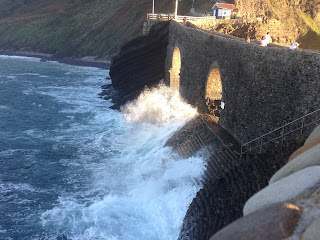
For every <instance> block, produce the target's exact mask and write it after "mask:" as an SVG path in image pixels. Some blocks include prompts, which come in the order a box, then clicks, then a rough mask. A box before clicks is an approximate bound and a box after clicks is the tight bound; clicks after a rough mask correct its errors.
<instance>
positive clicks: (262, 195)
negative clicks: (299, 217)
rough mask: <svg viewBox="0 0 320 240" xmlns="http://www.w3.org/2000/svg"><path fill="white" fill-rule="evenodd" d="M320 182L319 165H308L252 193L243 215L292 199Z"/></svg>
mask: <svg viewBox="0 0 320 240" xmlns="http://www.w3.org/2000/svg"><path fill="white" fill-rule="evenodd" d="M319 183H320V166H316V167H308V168H305V169H303V170H300V171H298V172H296V173H293V174H291V175H289V176H287V177H285V178H282V179H280V180H279V181H277V182H275V183H273V184H270V185H269V186H267V187H265V188H264V189H262V190H261V191H259V192H258V193H256V194H255V195H253V196H252V197H251V198H250V199H249V200H248V201H247V202H246V204H245V206H244V208H243V215H248V214H250V213H253V212H254V211H256V210H258V209H261V208H263V207H266V206H268V205H271V204H274V203H279V202H285V201H290V200H293V199H294V198H296V197H298V196H299V195H301V194H303V193H305V192H306V191H308V190H310V189H312V188H313V187H315V186H317V185H318V184H319Z"/></svg>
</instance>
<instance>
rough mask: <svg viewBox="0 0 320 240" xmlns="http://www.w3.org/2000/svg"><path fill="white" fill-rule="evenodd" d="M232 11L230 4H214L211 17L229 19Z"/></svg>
mask: <svg viewBox="0 0 320 240" xmlns="http://www.w3.org/2000/svg"><path fill="white" fill-rule="evenodd" d="M233 9H234V4H231V3H218V2H216V3H215V4H214V5H213V7H212V10H213V14H212V15H213V16H215V17H216V18H230V17H231V12H232V10H233Z"/></svg>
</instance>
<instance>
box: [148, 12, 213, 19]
mask: <svg viewBox="0 0 320 240" xmlns="http://www.w3.org/2000/svg"><path fill="white" fill-rule="evenodd" d="M147 19H150V20H162V21H168V20H173V19H174V20H176V21H184V20H186V21H192V20H203V19H216V17H215V16H203V17H193V16H180V15H178V16H177V19H175V16H174V14H173V13H147Z"/></svg>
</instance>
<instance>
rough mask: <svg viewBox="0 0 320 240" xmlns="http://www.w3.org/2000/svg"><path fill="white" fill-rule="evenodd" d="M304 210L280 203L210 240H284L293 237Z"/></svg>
mask: <svg viewBox="0 0 320 240" xmlns="http://www.w3.org/2000/svg"><path fill="white" fill-rule="evenodd" d="M301 212H302V209H301V208H299V207H298V206H296V205H293V204H290V203H278V204H274V205H271V206H269V207H266V208H263V209H260V210H258V211H256V212H254V213H252V214H249V215H247V216H245V217H242V218H240V219H238V220H237V221H235V222H233V223H231V224H230V225H228V226H227V227H225V228H223V229H222V230H220V231H219V232H217V233H216V234H215V235H213V236H212V237H211V238H210V240H247V239H251V240H254V239H256V240H261V239H266V240H267V239H284V238H286V237H289V236H291V234H292V233H293V231H294V229H295V227H296V225H297V222H298V221H299V219H300V217H301Z"/></svg>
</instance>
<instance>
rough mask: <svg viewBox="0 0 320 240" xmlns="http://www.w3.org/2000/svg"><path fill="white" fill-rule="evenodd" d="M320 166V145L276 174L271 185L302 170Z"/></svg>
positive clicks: (298, 157)
mask: <svg viewBox="0 0 320 240" xmlns="http://www.w3.org/2000/svg"><path fill="white" fill-rule="evenodd" d="M317 165H320V144H317V145H316V146H314V147H312V148H310V149H309V150H307V151H305V152H303V153H301V154H300V155H298V156H297V157H296V158H294V159H293V160H291V161H290V162H288V163H287V164H286V165H284V166H283V167H282V168H281V169H280V170H279V171H278V172H276V173H275V174H274V175H273V176H272V178H271V179H270V181H269V183H270V184H272V183H274V182H276V181H278V180H279V179H281V178H284V177H286V176H288V175H290V174H292V173H294V172H297V171H299V170H301V169H304V168H307V167H310V166H317Z"/></svg>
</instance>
